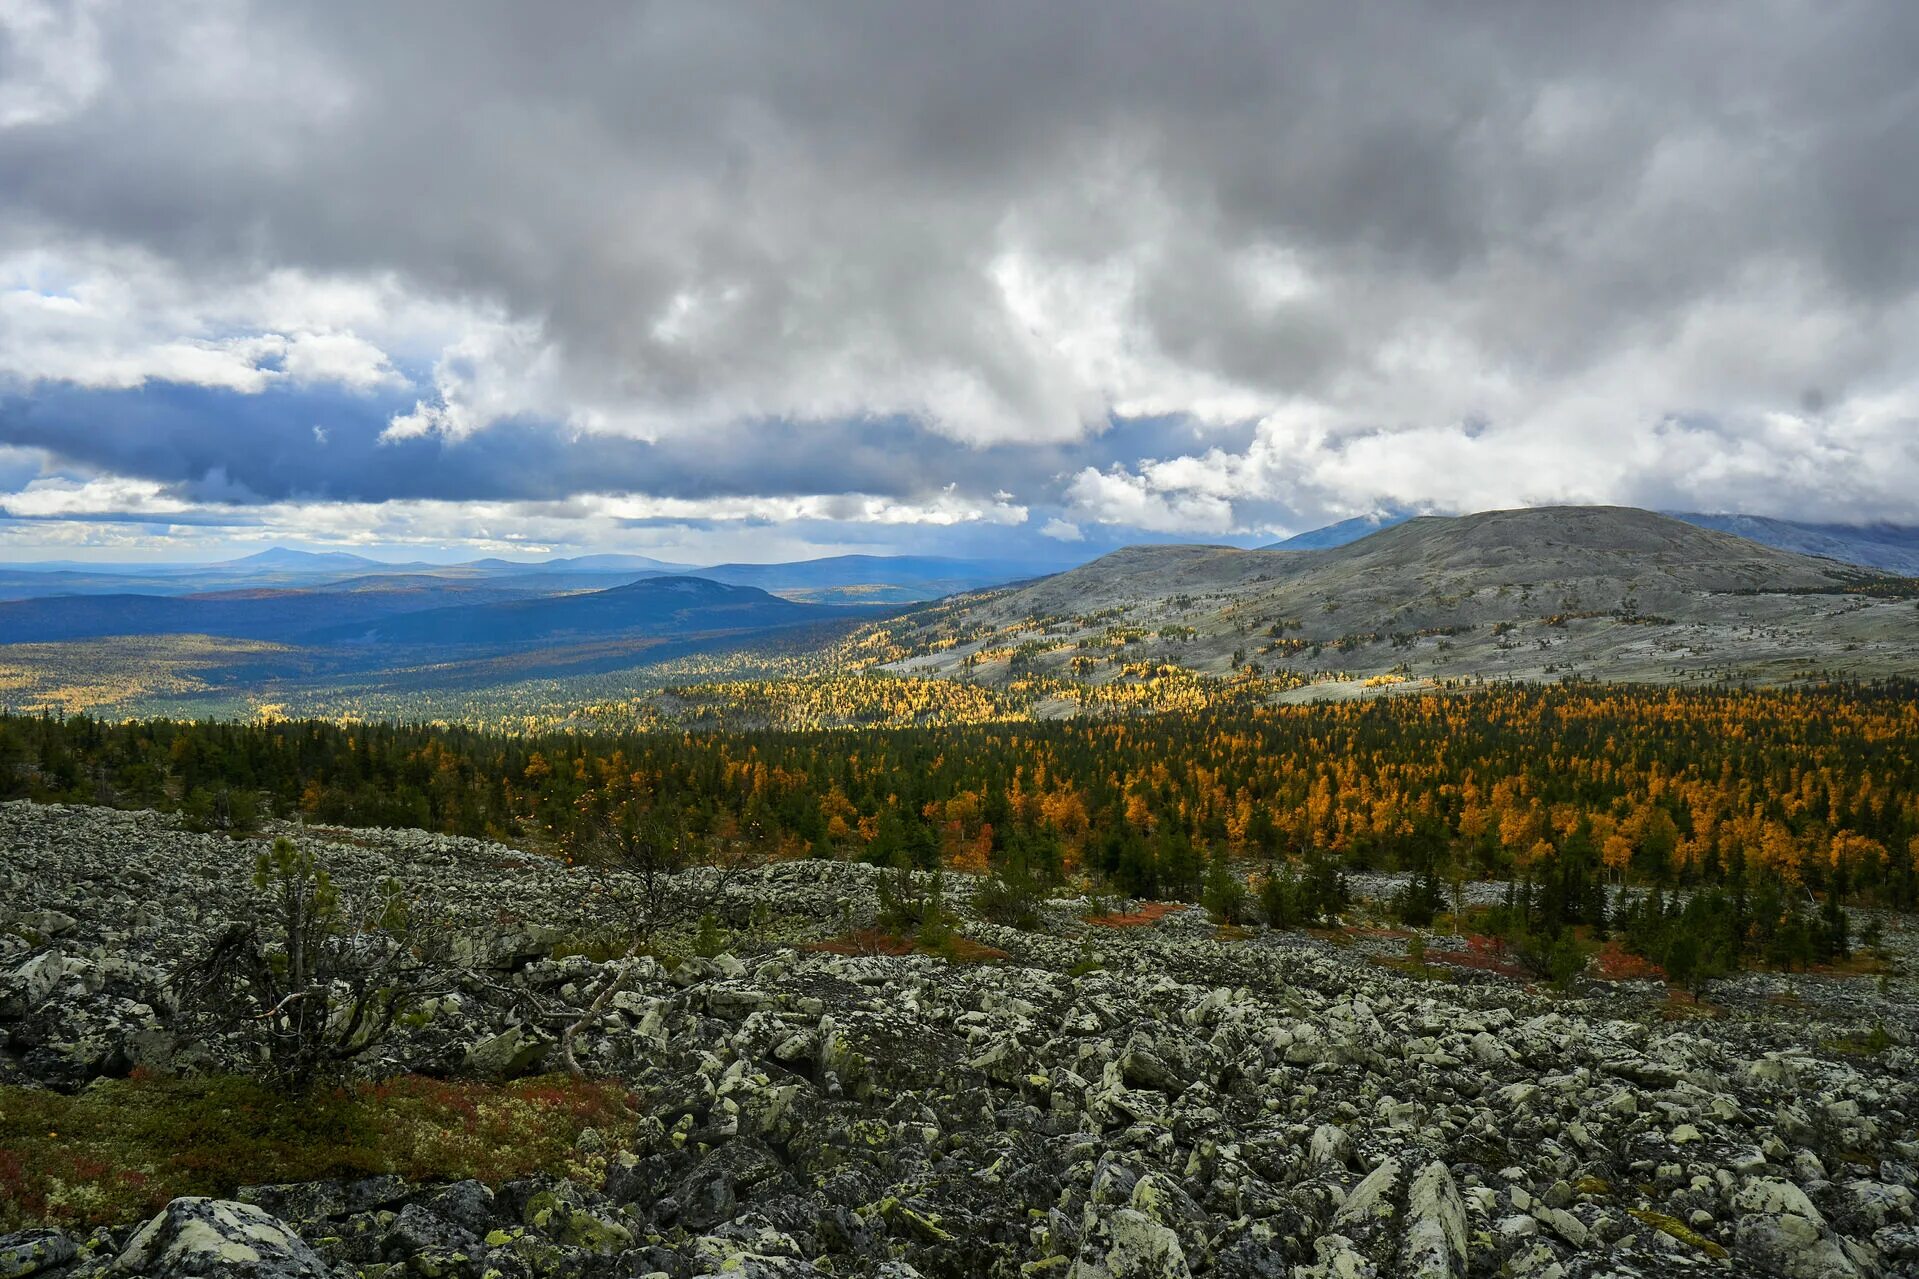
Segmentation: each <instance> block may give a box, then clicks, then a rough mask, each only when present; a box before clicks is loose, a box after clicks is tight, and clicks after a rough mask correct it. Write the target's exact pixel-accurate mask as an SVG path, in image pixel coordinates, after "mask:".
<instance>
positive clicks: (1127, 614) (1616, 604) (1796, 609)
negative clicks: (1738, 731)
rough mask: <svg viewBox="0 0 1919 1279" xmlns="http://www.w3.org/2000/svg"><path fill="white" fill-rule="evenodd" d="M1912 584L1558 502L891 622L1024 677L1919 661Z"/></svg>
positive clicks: (930, 649) (933, 662)
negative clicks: (1126, 671) (1126, 669)
mask: <svg viewBox="0 0 1919 1279" xmlns="http://www.w3.org/2000/svg"><path fill="white" fill-rule="evenodd" d="M1902 597H1904V598H1902ZM1912 597H1919V582H1910V581H1908V582H1903V583H1902V582H1899V581H1888V580H1884V579H1875V578H1874V575H1873V574H1871V573H1870V572H1868V571H1867V570H1864V569H1861V568H1856V567H1851V566H1847V565H1841V564H1838V563H1835V562H1834V561H1832V560H1829V559H1818V558H1814V557H1811V556H1807V555H1802V554H1798V553H1795V552H1791V551H1783V550H1779V549H1776V548H1773V547H1768V546H1762V545H1760V544H1758V543H1756V542H1753V541H1750V540H1747V539H1744V538H1740V537H1735V536H1733V535H1731V534H1728V533H1722V532H1719V531H1717V530H1713V529H1706V528H1700V527H1698V526H1696V525H1693V524H1690V523H1687V522H1685V521H1682V520H1677V519H1673V518H1671V517H1668V516H1664V515H1658V514H1654V513H1653V512H1650V511H1640V510H1633V509H1630V508H1621V507H1548V508H1536V509H1529V510H1518V511H1489V512H1482V513H1479V514H1475V515H1466V516H1457V517H1441V516H1421V517H1417V518H1414V519H1409V520H1405V521H1403V522H1401V523H1398V524H1395V525H1393V526H1392V527H1389V528H1385V529H1382V530H1380V531H1378V532H1375V533H1372V534H1371V535H1369V536H1367V537H1363V538H1361V539H1359V540H1357V541H1354V542H1350V543H1347V544H1346V545H1343V546H1338V547H1334V548H1331V549H1326V550H1296V551H1282V550H1271V549H1264V550H1238V549H1235V548H1232V547H1221V546H1136V547H1129V548H1126V549H1124V550H1120V551H1116V552H1114V553H1113V554H1111V555H1107V556H1105V557H1103V558H1101V559H1098V560H1095V561H1093V562H1092V563H1090V564H1086V565H1082V566H1081V567H1079V568H1076V569H1073V570H1071V571H1069V572H1066V573H1061V574H1059V575H1058V576H1056V577H1052V578H1048V579H1046V580H1044V581H1041V582H1036V583H1033V584H1030V585H1026V586H1021V587H1017V588H1013V589H1008V590H1001V591H992V592H985V593H982V594H979V595H976V596H972V597H967V598H965V599H962V600H958V601H951V602H948V603H946V604H943V605H938V606H933V607H931V608H925V609H921V610H917V611H915V612H912V613H908V614H906V615H904V616H902V617H900V618H897V619H894V620H892V621H890V622H889V623H888V632H889V635H890V636H891V638H892V639H893V641H894V642H896V643H901V644H903V645H905V646H906V647H907V648H908V649H909V650H916V651H913V652H912V653H911V655H910V656H908V657H906V658H904V659H902V660H900V661H898V662H896V663H894V664H893V665H894V666H895V667H896V668H897V669H910V670H914V671H917V672H921V673H931V674H943V675H959V674H964V675H966V676H967V677H968V678H974V679H986V680H991V679H994V678H1010V677H1011V675H1012V664H1011V663H1010V661H1008V660H1007V659H1006V658H1005V657H1004V656H1001V655H1003V654H1006V653H1009V652H1011V651H1012V650H1013V649H1015V648H1018V647H1019V646H1021V645H1027V646H1029V648H1028V654H1027V656H1026V657H1025V658H1024V659H1023V660H1022V662H1021V665H1020V669H1021V670H1022V671H1033V670H1035V669H1038V670H1039V671H1041V672H1043V673H1053V674H1061V675H1063V674H1065V673H1066V672H1067V671H1068V670H1069V669H1071V670H1073V671H1075V673H1078V674H1084V671H1083V670H1082V669H1081V668H1084V667H1085V666H1086V665H1087V664H1086V663H1085V662H1081V663H1079V666H1078V667H1075V666H1074V659H1076V658H1087V657H1091V658H1092V659H1093V662H1092V665H1093V672H1094V673H1093V674H1092V676H1091V678H1093V679H1095V680H1107V679H1111V678H1115V677H1118V675H1119V668H1120V667H1123V666H1127V665H1131V666H1134V667H1139V666H1140V665H1141V664H1148V665H1150V664H1151V663H1153V662H1166V663H1169V664H1173V665H1177V666H1183V667H1187V668H1189V669H1193V670H1198V671H1202V672H1205V673H1209V674H1214V675H1226V674H1229V673H1231V671H1232V670H1233V669H1234V662H1233V658H1234V655H1235V654H1239V655H1240V656H1241V657H1243V659H1244V660H1247V661H1251V662H1255V663H1258V664H1259V665H1260V666H1261V668H1262V669H1263V670H1267V671H1272V670H1275V669H1280V670H1284V671H1287V672H1289V673H1290V674H1291V675H1292V676H1297V677H1299V678H1304V679H1324V678H1326V677H1329V676H1331V675H1333V674H1335V673H1345V674H1350V675H1353V676H1355V677H1357V676H1368V675H1382V674H1395V673H1396V674H1399V675H1403V676H1407V677H1411V678H1415V679H1416V678H1418V677H1422V676H1424V677H1432V678H1471V677H1477V676H1493V677H1506V678H1559V677H1563V676H1566V675H1583V676H1591V677H1595V678H1628V679H1647V680H1666V679H1708V678H1713V679H1720V678H1725V679H1780V678H1787V677H1791V676H1794V675H1803V674H1805V673H1806V672H1808V671H1810V670H1830V671H1842V672H1852V673H1856V674H1861V675H1874V674H1899V673H1905V674H1910V673H1912V672H1914V671H1916V670H1919V626H1915V625H1914V624H1913V621H1914V619H1913V604H1912ZM955 641H958V642H955ZM1082 645H1083V647H1082ZM1035 647H1036V648H1038V649H1039V650H1041V651H1040V652H1039V653H1038V654H1035V653H1034V652H1033V648H1035ZM969 658H971V659H972V662H971V664H970V665H969V663H968V659H969ZM989 658H990V659H991V660H987V659H989Z"/></svg>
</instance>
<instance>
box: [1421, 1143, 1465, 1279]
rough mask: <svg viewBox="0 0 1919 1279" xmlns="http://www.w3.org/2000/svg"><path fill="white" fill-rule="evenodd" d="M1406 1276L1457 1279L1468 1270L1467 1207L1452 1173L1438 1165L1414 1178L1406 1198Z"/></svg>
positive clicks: (1445, 1167) (1440, 1164)
mask: <svg viewBox="0 0 1919 1279" xmlns="http://www.w3.org/2000/svg"><path fill="white" fill-rule="evenodd" d="M1406 1219H1407V1228H1406V1272H1407V1274H1408V1275H1410V1276H1413V1279H1453V1276H1456V1275H1460V1274H1463V1273H1464V1272H1465V1267H1466V1205H1465V1203H1464V1202H1463V1201H1462V1200H1461V1199H1460V1197H1459V1186H1458V1183H1456V1182H1455V1181H1454V1180H1453V1174H1452V1170H1451V1169H1449V1168H1448V1167H1447V1166H1446V1165H1445V1164H1443V1163H1439V1162H1437V1161H1435V1162H1433V1163H1429V1164H1427V1165H1426V1166H1425V1167H1424V1168H1421V1169H1420V1170H1419V1175H1418V1176H1416V1177H1414V1178H1413V1187H1412V1190H1411V1191H1410V1192H1409V1193H1408V1195H1407V1198H1406Z"/></svg>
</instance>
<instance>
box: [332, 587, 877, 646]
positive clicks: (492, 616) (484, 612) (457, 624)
mask: <svg viewBox="0 0 1919 1279" xmlns="http://www.w3.org/2000/svg"><path fill="white" fill-rule="evenodd" d="M847 616H848V613H847V610H845V609H842V608H834V607H831V606H827V605H818V604H799V603H795V602H793V601H791V600H783V599H781V598H779V597H778V596H776V595H769V594H768V593H766V592H765V591H762V590H759V589H757V588H755V587H751V586H733V585H730V584H728V583H725V582H714V581H709V580H708V579H706V578H702V577H685V576H674V577H649V578H642V579H640V580H639V581H637V582H632V583H630V584H628V585H626V586H618V587H614V588H613V589H611V590H604V591H589V592H584V593H581V594H576V595H558V596H542V597H540V598H537V599H528V600H508V601H501V602H497V603H490V604H477V605H466V606H455V607H451V608H435V609H427V610H424V611H420V612H412V613H407V614H405V615H402V616H394V617H388V618H385V619H381V620H378V621H374V622H372V623H370V624H349V625H342V626H332V627H325V628H322V629H319V630H316V631H314V632H312V633H311V634H309V635H307V636H306V637H305V638H306V640H307V642H308V643H311V644H316V645H329V644H346V643H351V644H388V645H436V646H438V645H452V646H466V645H483V646H488V647H504V646H510V645H523V644H550V643H554V642H558V641H570V640H582V639H590V638H594V637H603V636H622V637H633V636H651V635H671V636H675V637H685V636H688V635H693V634H711V633H717V632H723V631H753V630H767V629H772V628H777V627H786V626H798V625H802V624H804V623H808V622H819V621H826V620H829V619H843V618H845V617H847Z"/></svg>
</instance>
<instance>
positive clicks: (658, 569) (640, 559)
mask: <svg viewBox="0 0 1919 1279" xmlns="http://www.w3.org/2000/svg"><path fill="white" fill-rule="evenodd" d="M459 567H461V568H475V569H484V570H486V571H488V572H494V573H685V572H688V571H689V570H691V569H692V568H693V566H692V565H690V564H674V563H670V562H669V561H667V560H656V559H651V558H649V557H647V556H645V555H574V556H570V557H562V558H560V559H553V560H505V559H499V558H497V557H494V558H490V559H484V560H471V561H468V562H467V563H465V564H462V565H460V566H459Z"/></svg>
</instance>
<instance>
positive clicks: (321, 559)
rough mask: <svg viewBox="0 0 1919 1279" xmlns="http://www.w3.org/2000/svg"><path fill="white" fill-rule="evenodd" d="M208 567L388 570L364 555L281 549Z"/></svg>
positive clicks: (259, 552) (277, 547) (276, 548)
mask: <svg viewBox="0 0 1919 1279" xmlns="http://www.w3.org/2000/svg"><path fill="white" fill-rule="evenodd" d="M208 567H210V568H222V569H233V570H236V571H240V572H247V571H251V570H255V569H270V570H276V571H279V570H287V569H292V570H296V571H315V572H337V571H340V570H351V569H360V570H364V569H384V568H389V567H392V566H391V565H388V564H386V563H384V562H383V561H380V560H370V559H368V558H367V557H366V556H364V555H354V554H351V553H350V552H347V551H295V550H292V549H290V548H288V547H284V546H274V547H269V548H268V549H266V550H264V551H256V552H254V553H253V554H252V555H242V556H241V557H240V558H238V559H234V560H220V561H218V562H217V563H215V564H212V565H209V566H208Z"/></svg>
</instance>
